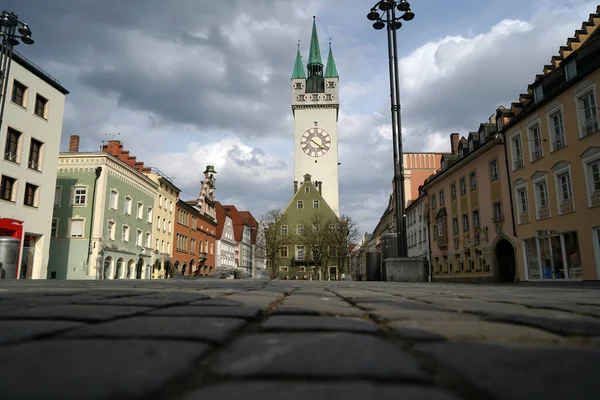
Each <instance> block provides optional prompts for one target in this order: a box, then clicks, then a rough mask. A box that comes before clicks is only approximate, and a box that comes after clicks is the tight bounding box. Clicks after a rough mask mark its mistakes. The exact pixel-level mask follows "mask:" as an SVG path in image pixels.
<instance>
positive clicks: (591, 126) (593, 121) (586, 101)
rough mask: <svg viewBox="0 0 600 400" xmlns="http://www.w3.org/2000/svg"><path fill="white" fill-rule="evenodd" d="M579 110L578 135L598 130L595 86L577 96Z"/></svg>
mask: <svg viewBox="0 0 600 400" xmlns="http://www.w3.org/2000/svg"><path fill="white" fill-rule="evenodd" d="M577 108H578V110H579V120H580V127H581V128H580V129H581V132H580V137H584V136H589V135H591V134H592V133H594V132H597V131H598V108H597V107H596V96H595V87H592V89H591V90H589V91H587V92H586V93H584V94H582V95H580V96H578V97H577Z"/></svg>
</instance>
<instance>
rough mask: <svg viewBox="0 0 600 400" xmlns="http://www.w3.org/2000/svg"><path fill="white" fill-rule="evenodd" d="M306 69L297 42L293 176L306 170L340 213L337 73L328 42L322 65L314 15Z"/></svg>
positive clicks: (296, 179)
mask: <svg viewBox="0 0 600 400" xmlns="http://www.w3.org/2000/svg"><path fill="white" fill-rule="evenodd" d="M307 72H308V74H306V73H305V71H304V65H303V64H302V57H301V56H300V45H298V52H297V54H296V63H295V65H294V72H293V74H292V112H293V114H294V180H295V181H298V182H303V180H304V179H303V176H304V175H305V174H309V175H311V177H312V178H313V179H314V181H316V182H320V187H321V188H322V195H323V199H324V200H325V201H326V202H327V204H328V205H329V207H331V209H332V210H333V211H334V212H335V214H336V215H337V216H338V217H339V215H340V207H339V195H338V193H339V185H338V132H337V121H338V112H339V107H340V105H339V100H338V81H339V77H338V73H337V69H336V66H335V61H334V60H333V54H332V52H331V43H330V44H329V55H328V57H327V66H326V67H325V68H323V62H322V61H321V50H320V48H319V38H318V36H317V25H316V22H315V17H313V27H312V37H311V40H310V52H309V56H308V64H307Z"/></svg>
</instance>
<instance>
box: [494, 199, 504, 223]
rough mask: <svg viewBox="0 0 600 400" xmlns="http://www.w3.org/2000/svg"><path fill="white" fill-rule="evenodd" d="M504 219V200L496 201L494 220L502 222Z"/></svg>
mask: <svg viewBox="0 0 600 400" xmlns="http://www.w3.org/2000/svg"><path fill="white" fill-rule="evenodd" d="M503 219H504V217H503V216H502V202H500V201H499V202H497V203H494V222H500V221H502V220H503Z"/></svg>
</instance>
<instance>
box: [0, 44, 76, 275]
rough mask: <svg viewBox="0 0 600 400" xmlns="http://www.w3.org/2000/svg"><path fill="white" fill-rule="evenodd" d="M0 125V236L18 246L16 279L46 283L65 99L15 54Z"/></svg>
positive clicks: (61, 91) (58, 87)
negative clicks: (53, 195)
mask: <svg viewBox="0 0 600 400" xmlns="http://www.w3.org/2000/svg"><path fill="white" fill-rule="evenodd" d="M12 58H13V62H12V64H11V69H10V72H9V75H8V76H7V77H6V79H5V81H4V84H5V85H7V91H6V96H7V97H8V99H6V100H7V101H6V102H5V110H4V115H3V120H2V121H1V122H0V123H1V126H0V139H1V142H0V146H2V157H1V159H0V236H11V237H14V238H16V239H18V240H19V241H20V243H19V250H18V264H17V267H18V269H17V277H19V278H27V279H31V278H33V279H45V278H46V277H47V267H48V254H49V249H50V241H51V232H52V224H51V221H52V212H53V205H52V201H51V200H52V194H53V193H54V186H55V182H56V174H57V172H56V171H57V164H58V154H59V151H60V138H61V134H62V125H63V114H64V107H65V96H66V95H67V94H68V93H69V92H68V91H67V90H66V89H65V88H64V87H63V86H62V85H61V84H60V82H58V81H57V80H56V79H54V78H53V77H51V76H50V75H48V74H47V73H46V72H44V71H43V70H41V69H40V68H39V67H37V66H36V65H35V64H34V63H33V62H31V61H30V60H28V59H26V58H25V57H24V56H22V55H20V54H19V53H17V52H14V53H13V57H12Z"/></svg>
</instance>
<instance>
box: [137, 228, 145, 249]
mask: <svg viewBox="0 0 600 400" xmlns="http://www.w3.org/2000/svg"><path fill="white" fill-rule="evenodd" d="M142 235H143V232H142V231H141V230H140V229H138V230H136V231H135V245H136V246H139V247H142V246H143V245H144V244H143V236H142Z"/></svg>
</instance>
